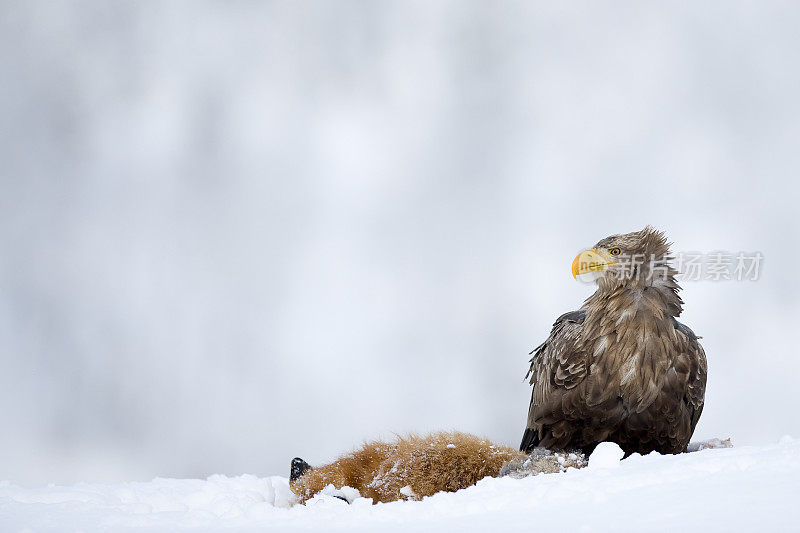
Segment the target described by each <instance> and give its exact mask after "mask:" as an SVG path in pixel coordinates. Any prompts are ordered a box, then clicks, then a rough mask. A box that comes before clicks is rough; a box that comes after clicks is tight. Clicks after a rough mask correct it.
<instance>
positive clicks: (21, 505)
mask: <svg viewBox="0 0 800 533" xmlns="http://www.w3.org/2000/svg"><path fill="white" fill-rule="evenodd" d="M619 457H620V450H619V449H618V448H617V447H615V446H613V445H608V446H604V445H601V446H598V449H597V450H596V451H595V454H593V455H592V456H591V458H590V467H589V468H583V469H575V468H569V469H566V471H565V472H563V473H557V474H543V475H538V476H529V477H524V478H522V479H516V478H514V477H511V476H507V477H502V478H486V479H484V480H482V481H480V482H478V484H477V485H476V486H474V487H470V488H468V489H465V490H461V491H458V492H455V493H439V494H436V495H434V496H432V497H429V498H424V499H423V500H422V501H419V502H404V501H400V502H393V503H388V504H378V505H371V500H369V499H367V498H360V497H358V495H357V493H356V491H353V490H352V489H350V490H340V491H338V493H336V494H323V495H322V496H321V497H320V498H319V499H317V500H315V501H314V502H311V501H309V505H305V506H304V505H295V506H293V507H290V506H289V505H290V503H291V501H292V500H291V494H290V492H289V489H288V481H287V480H286V478H282V477H267V478H258V477H255V476H249V475H245V476H239V477H225V476H211V477H209V478H208V479H206V480H197V479H180V480H178V479H155V480H153V481H151V482H147V483H122V484H117V485H103V484H87V483H79V484H77V485H73V486H69V487H60V486H54V485H50V486H47V487H42V488H36V489H26V488H22V487H18V486H15V485H12V484H9V483H7V482H6V483H0V531H2V532H6V531H8V532H16V531H35V532H40V531H41V532H52V531H59V532H60V531H114V532H117V531H123V532H124V531H134V530H135V531H137V532H151V531H158V532H161V531H164V532H169V531H218V530H221V529H224V530H226V531H259V532H260V531H300V530H309V529H317V530H323V531H336V530H338V531H356V532H358V531H365V532H366V531H398V532H399V531H403V532H406V531H444V532H447V531H458V532H460V533H461V532H465V531H492V530H501V531H526V532H527V531H531V529H532V527H533V525H534V524H535V528H534V529H542V530H551V531H601V532H602V531H609V532H611V531H613V532H618V531H623V532H625V531H637V532H638V531H673V530H674V529H675V528H676V527H678V526H679V527H680V529H681V530H687V531H699V532H703V533H709V532H714V531H725V532H729V531H792V530H797V524H798V523H800V506H798V505H797V503H796V502H797V501H799V500H800V483H799V482H798V479H800V441H799V440H794V439H782V440H781V442H780V444H776V445H770V446H759V447H741V448H716V449H713V448H712V449H703V450H701V451H698V452H696V453H685V454H679V455H658V454H649V455H646V456H640V455H637V454H634V455H632V456H631V457H628V458H627V459H625V460H623V461H619ZM609 466H611V468H608V467H609ZM337 496H342V497H344V498H345V499H346V500H349V501H350V500H351V498H352V500H351V501H352V504H351V505H348V504H347V503H346V502H345V501H344V500H342V499H341V498H339V497H337Z"/></svg>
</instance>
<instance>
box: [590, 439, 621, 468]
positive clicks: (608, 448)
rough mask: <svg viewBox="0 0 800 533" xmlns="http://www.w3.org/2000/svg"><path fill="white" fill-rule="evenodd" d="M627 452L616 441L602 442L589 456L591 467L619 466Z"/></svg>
mask: <svg viewBox="0 0 800 533" xmlns="http://www.w3.org/2000/svg"><path fill="white" fill-rule="evenodd" d="M624 456H625V452H623V451H622V448H620V447H619V444H616V443H614V442H601V443H600V444H598V445H597V447H596V448H595V449H594V451H593V452H592V455H590V456H589V468H595V469H597V468H617V467H618V466H619V462H620V461H621V460H622V458H623V457H624Z"/></svg>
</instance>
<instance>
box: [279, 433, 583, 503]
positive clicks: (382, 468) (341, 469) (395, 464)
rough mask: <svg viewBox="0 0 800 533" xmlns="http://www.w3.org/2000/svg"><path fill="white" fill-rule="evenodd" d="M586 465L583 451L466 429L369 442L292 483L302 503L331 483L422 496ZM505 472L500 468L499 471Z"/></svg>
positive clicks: (371, 492)
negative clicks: (526, 447) (529, 445)
mask: <svg viewBox="0 0 800 533" xmlns="http://www.w3.org/2000/svg"><path fill="white" fill-rule="evenodd" d="M584 465H585V460H584V459H583V456H580V455H576V454H565V453H553V452H543V453H541V454H539V455H538V456H537V455H536V454H534V455H533V456H529V455H527V454H524V453H522V452H519V451H517V450H515V449H513V448H510V447H508V446H501V445H498V444H493V443H492V442H491V441H489V440H488V439H483V438H480V437H476V436H475V435H470V434H467V433H459V432H441V433H433V434H431V435H428V436H426V437H418V436H415V435H411V436H408V437H398V438H397V440H396V441H394V442H389V443H387V442H368V443H366V444H364V446H362V447H361V448H360V449H358V450H356V451H354V452H352V453H349V454H346V455H343V456H342V457H340V458H339V459H337V460H336V461H334V462H333V463H330V464H328V465H325V466H321V467H318V468H312V469H309V470H307V471H306V472H305V473H303V474H302V475H301V476H300V477H299V478H298V479H296V480H295V481H293V482H292V483H291V489H292V492H294V494H295V495H296V496H297V499H298V502H299V503H305V502H306V501H307V500H308V499H310V498H311V497H313V496H314V495H315V494H317V493H318V492H320V491H321V490H322V489H324V488H325V487H326V486H328V485H333V486H334V487H335V488H337V489H341V488H342V487H345V486H347V487H352V488H354V489H358V491H359V493H360V494H361V496H364V497H366V498H372V500H373V502H376V503H377V502H391V501H395V500H418V499H421V498H422V497H424V496H430V495H432V494H435V493H437V492H439V491H447V492H454V491H457V490H459V489H463V488H466V487H469V486H471V485H474V484H475V483H477V482H478V481H479V480H480V479H483V478H484V477H486V476H493V477H496V476H498V475H501V473H502V474H503V475H505V474H512V475H517V476H518V475H520V474H521V475H530V474H537V473H544V472H560V471H563V470H564V469H566V467H569V466H573V467H581V466H584ZM501 471H502V472H501Z"/></svg>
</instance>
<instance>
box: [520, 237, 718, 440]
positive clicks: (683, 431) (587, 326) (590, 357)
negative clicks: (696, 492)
mask: <svg viewBox="0 0 800 533" xmlns="http://www.w3.org/2000/svg"><path fill="white" fill-rule="evenodd" d="M669 260H670V257H669V245H668V244H667V242H666V239H665V237H664V234H663V233H661V232H658V231H656V230H654V229H652V228H650V227H649V226H648V227H646V228H645V229H643V230H642V231H638V232H634V233H628V234H625V235H613V236H611V237H607V238H605V239H603V240H601V241H600V242H598V243H597V245H595V248H594V249H593V250H590V251H587V252H584V253H582V254H581V255H579V256H578V257H577V258H576V259H575V262H574V263H573V274H575V275H579V274H586V275H593V276H595V281H596V282H597V286H598V288H597V291H596V292H595V293H594V294H592V295H591V296H590V297H589V298H588V299H587V300H586V302H585V303H584V305H583V306H582V307H581V308H580V309H579V310H577V311H572V312H569V313H565V314H564V315H562V316H561V317H559V318H558V320H556V322H555V324H554V325H553V329H552V331H551V332H550V336H549V337H548V338H547V340H546V341H545V342H544V343H543V344H542V345H541V346H539V347H538V348H536V349H535V350H534V351H533V352H531V353H532V354H533V358H532V359H531V366H530V370H529V371H528V375H529V376H530V382H531V384H532V385H533V392H532V395H531V403H530V408H529V411H528V422H527V427H526V429H525V433H524V435H523V438H522V444H521V446H520V449H521V450H522V451H530V450H532V449H533V448H535V447H538V446H541V447H545V448H550V449H580V450H582V451H584V452H586V453H589V452H591V450H592V449H594V447H595V446H596V445H597V444H598V443H599V442H603V441H612V442H616V443H617V444H619V445H620V447H622V449H623V450H624V451H625V453H626V454H628V455H629V454H631V453H634V452H639V453H648V452H651V451H654V450H655V451H658V452H660V453H679V452H683V451H685V450H686V446H687V444H688V443H689V439H690V437H691V436H692V433H693V431H694V428H695V426H696V425H697V421H698V419H699V418H700V414H701V413H702V411H703V400H704V395H705V387H706V357H705V353H704V352H703V348H702V347H701V346H700V343H699V342H698V337H697V336H695V334H694V333H693V332H692V330H690V329H689V328H688V327H686V326H685V325H683V324H681V323H680V322H678V321H677V320H676V317H677V316H679V315H680V313H681V310H682V304H683V302H682V301H681V299H680V297H679V296H678V291H679V290H680V287H679V286H678V284H677V283H676V281H675V274H676V273H677V272H676V271H675V270H674V269H672V267H671V266H670V265H669Z"/></svg>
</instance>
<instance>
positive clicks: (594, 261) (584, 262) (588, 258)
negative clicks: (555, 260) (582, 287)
mask: <svg viewBox="0 0 800 533" xmlns="http://www.w3.org/2000/svg"><path fill="white" fill-rule="evenodd" d="M614 265H616V263H614V262H613V261H611V260H610V259H606V258H605V257H603V254H602V253H601V252H598V251H597V250H596V249H594V248H592V249H591V250H586V251H585V252H581V253H579V254H578V256H577V257H576V258H575V259H573V261H572V277H573V278H576V279H577V277H578V276H580V275H581V274H588V273H590V272H600V271H603V270H608V267H612V266H614Z"/></svg>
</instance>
